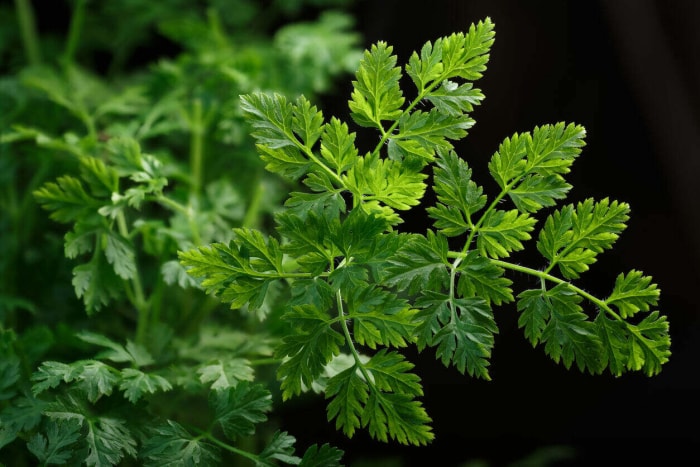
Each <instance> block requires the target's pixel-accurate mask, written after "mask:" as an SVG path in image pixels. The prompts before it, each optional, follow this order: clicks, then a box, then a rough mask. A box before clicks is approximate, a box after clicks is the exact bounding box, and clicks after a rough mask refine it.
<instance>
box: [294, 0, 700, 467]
mask: <svg viewBox="0 0 700 467" xmlns="http://www.w3.org/2000/svg"><path fill="white" fill-rule="evenodd" d="M355 12H356V18H357V21H358V23H357V26H358V27H359V29H360V30H361V31H362V32H363V34H364V37H365V46H369V45H371V44H372V43H374V42H376V41H378V40H383V41H386V42H387V43H389V44H390V45H392V46H393V47H394V52H395V53H396V54H397V56H398V59H399V64H403V63H405V62H406V60H407V59H408V57H409V55H410V53H411V52H412V51H413V50H416V49H418V50H419V49H420V47H421V46H422V45H423V44H424V43H425V42H426V41H428V40H431V41H432V40H435V39H436V38H438V37H441V36H443V35H448V34H451V33H452V32H457V31H465V30H466V28H468V27H469V25H470V24H471V23H475V22H477V21H479V20H481V19H484V18H485V17H487V16H488V17H490V18H491V20H492V21H493V22H494V23H495V30H496V41H495V44H494V46H493V48H492V50H491V58H490V62H489V64H488V69H487V71H486V72H485V74H484V77H483V78H482V79H481V80H480V81H479V82H478V85H477V87H479V88H481V89H482V91H483V92H484V94H485V95H486V99H485V100H484V101H483V103H482V105H481V106H480V107H478V108H477V109H476V110H475V112H474V113H473V114H472V116H473V117H474V118H475V119H476V121H477V123H476V125H475V126H474V127H473V128H472V129H471V130H470V134H469V135H468V136H467V138H466V139H465V140H463V141H462V142H460V143H458V144H457V151H458V153H459V154H460V155H461V156H462V157H464V158H466V159H467V161H468V162H469V164H470V166H471V167H472V168H473V170H474V176H473V177H474V179H475V180H476V181H477V182H478V183H480V184H482V185H484V187H485V188H486V190H487V191H488V190H489V189H493V187H494V185H493V182H492V181H491V179H490V177H489V176H488V172H487V170H486V164H487V163H488V160H489V158H490V157H491V155H492V154H493V153H494V152H495V151H496V150H497V148H498V144H499V143H500V142H501V141H502V140H503V138H504V137H506V136H510V135H511V134H512V133H513V132H522V131H529V130H531V129H532V128H533V127H534V126H536V125H542V124H547V123H555V122H558V121H566V122H575V123H579V124H581V125H583V126H584V127H585V128H586V130H587V137H586V142H587V146H586V147H585V148H584V150H583V152H582V155H581V156H580V158H579V159H578V160H577V161H576V163H575V164H574V166H573V169H572V172H571V174H570V175H569V176H567V179H568V180H569V181H570V183H572V185H573V186H574V188H573V189H572V191H571V192H570V195H569V197H568V200H567V202H572V201H574V202H576V201H580V200H583V199H585V198H588V197H593V198H595V199H601V198H604V197H610V198H611V199H616V200H619V201H624V202H627V203H629V204H630V206H631V218H630V220H629V222H628V228H627V230H626V231H625V232H623V234H622V236H621V237H620V239H619V240H618V242H617V243H616V245H615V247H614V248H613V250H611V251H608V252H606V253H604V254H603V255H601V256H600V257H599V261H598V262H597V263H596V264H595V265H594V266H593V267H592V268H591V270H590V271H589V272H588V273H586V274H585V275H584V276H583V278H582V281H581V284H583V286H584V288H586V289H587V290H588V291H589V292H591V293H593V294H594V295H598V296H605V295H606V294H608V293H609V292H610V291H611V289H612V285H613V283H614V280H615V277H616V276H617V274H619V273H620V272H627V271H629V270H630V269H638V270H642V271H644V273H645V274H647V275H651V276H652V277H653V278H654V281H655V282H656V283H657V284H658V285H659V287H660V289H661V300H660V303H659V309H660V311H661V312H662V313H664V314H666V315H667V316H668V319H669V322H670V330H671V337H672V352H673V354H672V356H671V358H670V361H669V362H668V363H667V364H666V365H664V369H663V371H662V372H661V374H660V375H658V376H655V377H651V378H649V377H647V376H644V375H642V374H627V375H624V376H623V377H620V378H613V377H612V376H610V375H607V374H604V375H600V376H591V375H587V374H581V373H580V372H579V371H578V370H577V369H573V368H572V369H571V370H566V369H565V368H563V367H562V366H561V365H557V364H555V363H554V362H552V361H551V360H550V359H549V357H547V356H546V355H545V354H544V352H543V350H542V349H541V348H534V349H533V348H532V347H531V346H530V345H529V343H527V342H526V340H525V338H524V337H523V333H522V331H521V330H520V329H518V327H517V311H516V309H515V306H514V305H511V306H503V307H500V308H497V309H496V320H497V323H498V324H499V328H500V333H499V334H498V335H497V337H496V343H495V348H494V352H493V358H492V361H491V367H490V372H491V376H492V381H489V382H486V381H481V380H475V379H472V378H469V377H468V376H463V375H460V374H459V373H458V372H457V371H456V370H455V369H454V368H449V369H446V368H444V367H443V366H442V364H441V363H439V362H437V361H435V360H434V354H433V353H432V352H431V351H426V352H425V353H424V354H422V355H420V356H418V355H415V354H412V353H410V352H409V353H408V356H409V357H410V358H411V359H412V361H414V362H415V363H416V364H417V368H416V371H417V372H418V374H420V375H421V377H422V378H423V383H424V388H425V397H424V398H423V402H424V405H425V407H426V409H427V411H428V413H429V414H430V415H431V416H432V417H433V420H434V423H433V426H434V431H435V441H434V442H433V443H432V444H431V445H430V446H428V447H418V448H414V447H407V448H403V447H398V446H395V445H393V444H389V445H386V444H383V443H378V442H375V441H373V440H371V439H369V437H368V436H365V435H364V434H362V433H360V434H357V435H356V436H355V437H354V438H353V439H352V440H350V441H348V440H347V439H345V438H343V437H342V436H336V435H334V434H333V429H334V427H333V424H331V423H329V424H327V425H324V424H323V423H320V424H319V423H318V420H319V419H323V418H324V417H325V413H324V405H323V404H318V405H314V404H312V403H310V404H309V405H303V404H302V403H301V402H300V403H299V404H300V405H299V407H298V411H296V412H294V413H293V414H291V416H290V417H289V418H288V419H287V421H285V423H287V426H286V428H287V429H289V430H290V432H292V433H295V435H296V436H297V438H299V442H300V443H303V442H305V441H308V442H309V443H311V442H317V441H318V440H319V439H329V440H331V441H332V442H334V443H335V444H336V445H338V446H339V447H342V448H344V449H345V450H346V456H345V459H346V461H347V462H348V463H349V464H353V463H355V464H356V465H379V466H383V465H387V466H389V465H405V466H413V465H416V466H420V465H440V466H443V465H444V466H457V465H466V463H470V465H490V466H497V465H515V464H516V463H518V462H519V463H520V464H519V465H535V462H536V461H537V460H539V461H540V463H539V464H536V465H574V464H576V465H650V464H652V463H657V464H658V465H689V464H694V462H695V461H693V460H691V459H696V460H697V452H698V449H700V431H699V429H698V416H699V415H700V410H699V408H700V402H699V401H698V398H699V397H700V384H699V383H698V379H697V377H696V375H697V373H698V370H699V369H700V360H698V357H699V356H700V355H699V354H700V352H698V349H699V339H700V331H699V328H700V325H699V320H698V318H699V316H698V311H699V308H698V306H697V304H696V303H697V296H698V295H697V291H698V286H699V285H700V281H699V280H698V279H699V274H698V266H697V265H698V259H699V258H700V206H698V201H700V197H699V196H698V195H699V194H700V190H699V189H698V184H699V182H700V180H699V179H700V177H699V176H700V170H699V168H698V167H699V165H700V154H699V153H698V151H699V149H700V124H699V120H698V118H699V117H700V113H699V112H698V109H700V105H699V103H700V33H699V32H698V29H697V25H698V24H700V2H695V1H693V0H685V1H677V0H676V1H668V2H662V1H652V0H639V1H634V0H623V1H617V0H616V1H612V0H610V1H558V0H547V1H545V0H537V1H517V0H491V1H487V0H474V1H472V0H470V1H432V2H418V1H369V0H367V1H361V2H359V3H358V5H357V7H356V8H355ZM406 89H408V88H406ZM349 92H350V88H346V89H343V90H341V91H339V92H338V93H337V94H338V96H339V97H338V96H333V97H332V98H330V99H327V103H326V104H324V107H325V108H326V109H331V110H326V111H325V113H326V115H328V114H329V112H330V113H332V112H335V115H338V116H343V117H345V116H346V115H347V108H346V107H347V106H346V102H347V99H348V97H349ZM361 152H362V151H361ZM428 225H429V222H428V221H427V220H426V217H425V213H424V212H422V211H421V210H420V209H415V210H413V211H411V212H410V215H409V221H408V223H407V225H406V226H405V227H406V228H408V229H411V230H416V231H424V230H425V228H427V226H428ZM518 259H519V260H521V261H522V264H527V265H530V266H534V267H540V266H541V259H539V258H538V257H537V256H536V255H531V256H527V255H525V256H519V257H518ZM538 261H540V262H539V263H538ZM514 280H515V282H516V286H517V285H518V284H522V285H523V286H527V284H528V280H529V279H527V278H519V277H515V278H514ZM300 414H302V415H300ZM314 440H315V441H314ZM547 456H551V458H552V459H560V460H559V461H554V460H552V461H551V462H549V463H547V462H546V459H547V458H548V457H547ZM686 456H687V457H686ZM370 461H371V462H370ZM526 461H532V462H533V463H531V464H526ZM392 462H396V464H394V463H392ZM478 462H482V464H479V463H478Z"/></svg>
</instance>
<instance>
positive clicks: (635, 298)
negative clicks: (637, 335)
mask: <svg viewBox="0 0 700 467" xmlns="http://www.w3.org/2000/svg"><path fill="white" fill-rule="evenodd" d="M660 294H661V291H660V290H659V288H658V286H657V285H656V284H653V283H652V282H651V277H648V276H644V275H643V274H642V272H641V271H636V270H632V271H630V272H629V273H627V275H625V274H623V273H621V274H620V275H618V276H617V278H616V279H615V288H614V289H613V292H612V293H611V294H610V296H609V297H608V298H607V300H605V303H607V304H608V305H613V306H614V307H616V308H617V309H618V310H620V316H622V317H623V318H628V317H630V316H634V315H635V314H637V313H638V312H640V311H649V308H650V307H652V306H656V304H657V302H658V300H659V295H660Z"/></svg>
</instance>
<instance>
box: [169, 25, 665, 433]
mask: <svg viewBox="0 0 700 467" xmlns="http://www.w3.org/2000/svg"><path fill="white" fill-rule="evenodd" d="M493 41H494V24H493V23H492V22H491V21H490V19H488V18H487V19H485V20H483V21H480V22H479V23H477V24H474V25H472V26H471V27H470V28H469V29H468V30H467V31H466V32H464V33H454V34H452V35H449V36H446V37H442V38H439V39H437V40H435V41H434V42H427V43H426V44H425V45H424V46H423V47H422V49H421V50H420V51H419V52H415V53H413V54H412V55H411V56H410V58H409V60H408V63H407V64H406V65H405V67H403V68H401V67H399V66H397V57H396V56H395V55H393V53H392V52H393V49H392V47H391V46H389V45H388V44H386V43H384V42H381V41H380V42H377V43H376V44H374V45H373V46H372V47H371V48H370V49H369V50H367V51H365V53H364V56H363V58H362V61H361V62H360V65H359V68H358V70H357V72H356V75H355V80H354V81H353V91H352V94H351V98H350V100H349V102H348V106H349V110H350V117H351V119H352V122H353V123H354V124H355V125H357V126H359V127H365V128H370V129H372V130H374V131H376V132H377V133H378V138H379V141H378V142H377V144H376V146H375V147H373V148H370V149H369V150H367V151H366V152H365V151H364V150H362V149H360V148H357V147H356V145H355V141H356V133H355V132H352V131H351V130H350V125H349V124H348V123H346V122H343V121H341V120H339V119H338V118H335V117H332V118H331V119H330V120H326V119H325V118H324V116H323V114H322V112H321V111H320V110H319V109H317V108H316V107H315V106H314V105H312V104H311V103H310V102H309V101H308V100H307V99H306V98H304V97H298V98H296V99H289V98H287V97H285V96H283V95H281V94H276V93H263V92H254V93H247V94H245V95H243V96H241V101H242V109H243V111H244V112H245V114H246V117H247V118H248V119H249V121H250V122H251V124H252V127H253V136H254V137H255V139H256V143H257V149H258V152H259V153H260V156H261V158H262V160H263V161H265V163H266V168H267V170H269V171H271V172H274V173H278V174H280V175H282V176H284V177H287V178H290V179H292V180H300V181H301V184H302V185H303V187H305V189H304V190H303V191H295V192H292V193H291V194H290V195H289V197H288V198H287V201H286V203H285V209H284V210H283V211H281V212H279V213H277V214H276V216H275V221H276V233H275V234H273V235H268V236H265V235H263V234H261V233H260V232H258V231H255V230H250V229H238V230H236V231H235V235H234V236H233V238H232V239H231V240H230V241H229V242H227V243H214V244H211V245H209V246H203V247H198V248H193V249H190V250H187V251H183V252H181V253H180V261H181V263H182V264H183V265H184V266H185V267H186V268H187V271H188V273H189V274H190V275H191V276H192V277H194V278H196V279H197V280H198V281H199V283H200V284H201V286H202V287H203V288H204V289H205V290H206V291H207V292H208V293H210V294H214V295H216V296H218V297H219V298H220V299H221V300H222V301H223V302H225V303H230V304H231V307H232V308H241V307H243V308H247V309H249V310H252V311H253V312H255V310H257V309H259V308H260V306H261V304H263V303H264V302H265V299H266V297H267V294H268V293H269V292H268V291H269V290H270V289H271V288H272V287H273V286H275V285H278V284H279V285H283V286H285V287H287V288H288V289H289V293H290V295H291V297H292V299H291V300H290V301H289V303H288V306H287V307H286V311H285V313H284V315H283V316H282V318H283V319H284V320H286V321H287V322H288V323H289V325H290V326H291V328H292V330H293V331H292V333H290V334H288V335H286V336H285V337H284V338H283V342H282V344H281V345H280V346H278V347H277V349H276V356H277V357H278V358H280V359H281V360H282V363H281V364H280V366H279V369H278V371H277V376H278V378H279V379H280V381H281V388H282V394H283V397H284V399H290V398H292V397H295V396H298V395H300V394H301V393H302V392H304V391H305V390H306V389H308V388H309V387H311V386H313V385H314V384H316V383H318V381H319V380H320V379H321V378H323V384H322V386H323V388H322V389H323V392H324V394H325V397H326V399H327V400H328V419H329V420H332V421H334V423H335V425H336V427H337V428H338V429H340V430H342V431H343V432H344V433H345V434H346V435H348V436H350V437H351V436H353V434H354V433H355V432H356V431H357V430H358V429H366V430H368V432H369V433H370V435H371V436H372V437H374V438H376V439H378V440H381V441H388V440H395V441H398V442H399V443H402V444H413V445H424V444H427V443H429V442H430V441H431V440H432V439H433V438H434V432H433V428H432V426H431V424H430V422H431V419H430V417H429V415H428V413H427V412H426V410H425V408H424V407H423V405H422V402H421V400H420V398H421V396H422V395H423V391H422V387H421V383H420V378H419V376H418V375H416V374H415V373H413V372H412V369H413V364H412V363H410V362H409V361H407V360H406V359H405V357H404V355H403V354H402V353H401V349H402V348H404V347H406V346H408V345H415V346H417V348H418V349H419V350H420V351H423V350H426V349H428V348H430V349H432V351H434V352H435V354H436V357H437V358H438V359H439V360H440V361H441V362H442V363H443V364H445V365H446V366H454V367H455V368H456V369H457V370H458V371H459V372H461V373H464V374H467V375H469V376H472V377H477V378H483V379H487V380H488V379H490V376H489V359H490V357H491V353H492V349H493V345H494V336H495V334H497V333H498V326H497V323H496V320H495V317H494V308H495V307H497V306H501V305H504V304H508V303H515V306H516V309H517V312H518V313H519V321H518V323H519V325H520V327H521V328H522V329H523V331H524V334H525V337H526V338H527V339H528V340H529V341H530V343H531V344H532V345H533V346H542V348H543V350H544V352H545V353H546V354H547V355H548V356H549V357H551V358H552V359H553V360H554V361H555V362H558V363H559V362H561V363H562V364H563V365H564V366H565V367H566V368H571V367H572V366H575V367H576V368H578V369H579V370H580V371H582V372H587V373H590V374H600V373H602V372H604V371H609V372H610V373H612V374H613V375H615V376H619V375H621V374H623V373H625V372H628V371H640V372H643V373H644V374H646V375H648V376H653V375H656V374H658V373H659V372H660V371H661V368H662V365H663V364H664V363H665V362H666V361H667V360H668V358H669V356H670V338H669V333H668V322H667V320H666V317H665V316H663V315H661V314H660V313H659V312H658V311H657V310H655V309H654V307H655V306H656V305H657V302H658V298H659V293H660V291H659V289H658V287H657V285H656V284H653V283H652V282H651V278H650V277H648V276H645V275H643V274H642V273H641V272H640V271H637V270H631V271H629V272H627V273H622V274H620V275H619V276H618V277H617V279H616V281H615V283H614V284H613V285H612V287H611V292H610V293H609V295H607V296H603V297H596V296H594V295H592V294H591V293H589V292H587V291H585V290H583V289H581V288H580V287H578V286H577V285H576V284H575V283H574V282H573V281H574V280H575V279H578V278H579V277H580V276H581V274H583V273H585V272H586V271H587V270H588V269H589V267H590V266H591V265H592V264H593V263H595V261H596V260H597V257H598V255H599V254H601V253H603V252H604V251H605V250H608V249H610V248H611V247H612V246H613V244H614V243H615V241H616V240H617V238H618V237H619V235H620V234H621V233H622V231H623V230H624V229H625V227H626V225H625V222H626V221H627V220H628V216H629V212H630V208H629V206H628V205H627V204H626V203H623V202H618V201H614V200H610V199H608V198H605V199H601V200H594V199H586V200H584V201H582V202H579V203H576V204H567V205H564V206H562V207H559V208H558V209H555V207H556V206H557V204H558V203H560V202H561V201H563V199H564V198H565V197H566V195H567V192H568V191H569V190H570V188H571V185H570V184H569V183H568V182H567V181H566V178H565V176H566V174H567V173H569V171H570V169H571V166H572V164H573V163H574V161H575V160H576V159H577V158H578V157H579V155H580V153H581V151H582V148H583V147H584V145H585V129H584V128H583V127H582V126H580V125H577V124H574V123H565V122H559V123H555V124H551V125H542V126H538V127H536V128H534V129H533V130H532V131H530V132H524V133H515V134H513V135H512V136H510V137H508V138H506V139H505V140H504V141H503V142H502V143H501V144H500V146H499V147H498V149H497V151H496V152H495V153H494V154H493V156H492V157H491V160H490V162H489V164H488V169H489V173H490V175H491V176H492V177H493V179H494V180H495V182H496V184H497V186H498V187H499V191H498V192H497V193H496V194H495V195H491V196H489V195H488V194H487V193H486V191H485V190H484V188H483V187H482V186H481V185H479V184H478V183H477V181H475V180H473V179H472V170H471V168H470V167H469V164H468V162H467V161H466V160H464V159H463V158H461V157H459V155H458V154H456V152H455V150H454V146H453V142H454V141H457V140H459V139H461V138H464V137H465V136H466V135H467V132H468V130H469V129H470V128H471V127H472V126H473V125H474V120H473V119H472V118H471V117H470V112H471V111H472V110H473V108H474V106H476V105H479V104H480V103H481V100H482V99H483V98H484V96H483V94H482V93H481V91H480V90H479V89H478V88H475V87H474V84H473V83H474V82H475V81H476V80H478V79H479V78H480V77H481V76H482V73H483V72H484V71H485V70H486V64H487V62H488V59H489V51H490V47H491V45H492V44H493ZM403 73H405V74H406V75H407V76H408V77H409V78H410V81H411V82H412V85H413V86H414V87H415V97H413V98H411V99H409V98H407V97H406V96H407V95H408V91H407V90H404V89H402V88H401V85H400V83H401V78H402V76H403ZM412 93H413V91H412ZM431 172H432V175H433V176H432V181H431V185H430V186H428V181H429V179H430V177H429V176H428V174H429V173H431ZM429 189H430V190H433V192H434V193H435V195H436V203H435V205H433V206H429V207H427V212H428V215H429V216H430V218H431V220H432V224H433V226H432V228H429V229H427V230H426V232H425V234H419V233H404V232H401V231H400V227H401V223H402V222H403V219H402V217H401V216H402V213H404V212H406V211H407V210H409V209H410V208H412V207H414V206H417V205H419V204H421V203H422V202H423V201H422V200H423V198H424V196H425V194H426V191H427V190H429ZM547 210H549V213H547ZM533 237H534V238H533ZM533 239H534V241H535V247H536V248H537V251H538V252H539V253H540V254H541V256H542V259H543V263H544V265H543V266H539V265H538V266H534V267H529V266H524V265H521V264H519V263H518V262H516V261H512V260H511V258H512V257H513V255H514V254H515V253H517V252H518V251H520V250H523V249H524V248H525V243H526V242H527V241H529V240H533ZM455 242H459V244H460V245H461V247H460V248H456V249H455V248H451V247H450V245H454V244H456V243H455ZM508 272H517V273H520V274H526V275H529V276H531V277H532V278H533V279H534V284H533V288H531V289H527V290H519V291H514V290H512V288H511V285H512V284H513V283H512V281H511V280H510V279H509V278H508V277H507V273H508ZM348 356H349V357H350V358H348ZM339 358H340V359H341V361H342V362H344V363H345V364H344V365H343V366H342V367H341V368H338V366H337V365H333V363H334V362H335V360H336V359H339ZM329 365H331V366H333V368H334V369H335V374H333V375H331V376H330V378H328V377H327V375H326V369H327V368H328V366H329Z"/></svg>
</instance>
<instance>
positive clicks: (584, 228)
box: [537, 198, 629, 279]
mask: <svg viewBox="0 0 700 467" xmlns="http://www.w3.org/2000/svg"><path fill="white" fill-rule="evenodd" d="M628 213H629V205H628V204H627V203H619V202H617V201H612V202H611V201H610V200H609V199H608V198H604V199H603V200H601V201H598V202H594V201H593V199H591V198H588V199H586V200H584V201H582V202H579V203H578V204H577V205H576V208H575V209H574V206H573V205H571V204H570V205H567V206H564V207H563V208H561V209H560V210H558V211H555V212H554V213H553V214H551V215H550V216H549V217H547V220H546V221H545V224H544V227H543V228H542V230H541V231H540V236H539V240H538V242H537V249H538V250H539V251H540V253H542V255H543V256H544V257H545V258H547V259H548V260H550V269H551V268H552V267H553V266H555V265H558V266H559V270H560V271H561V273H562V275H564V277H566V278H568V279H575V278H577V277H579V274H580V273H582V272H585V271H587V270H588V265H589V264H592V263H594V262H595V260H596V256H597V254H598V253H601V252H602V251H603V250H605V249H608V248H611V247H612V245H613V243H615V241H616V240H617V238H618V237H619V235H620V232H622V231H623V230H624V229H625V228H626V224H625V222H626V221H627V219H628V218H629V216H628Z"/></svg>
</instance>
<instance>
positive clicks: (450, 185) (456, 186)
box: [427, 151, 486, 237]
mask: <svg viewBox="0 0 700 467" xmlns="http://www.w3.org/2000/svg"><path fill="white" fill-rule="evenodd" d="M434 174H435V176H434V182H433V183H434V184H435V185H434V189H435V194H436V195H437V199H438V201H439V203H438V204H437V206H431V207H429V208H427V212H428V214H429V215H430V217H432V218H433V219H435V227H436V228H437V229H439V230H440V232H442V234H443V235H446V236H448V237H453V236H456V235H460V234H462V233H464V232H466V231H467V230H468V229H470V228H472V227H473V224H472V220H471V216H472V214H474V213H476V212H477V211H479V210H480V209H481V208H483V207H484V206H485V205H486V195H484V194H483V189H482V188H481V187H480V186H478V185H477V184H476V183H474V182H473V181H472V179H471V177H472V170H471V169H470V168H469V166H468V165H467V163H466V162H465V161H464V160H463V159H460V158H459V157H458V156H457V154H456V153H455V152H454V151H448V152H439V153H438V159H437V161H436V163H435V169H434Z"/></svg>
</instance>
